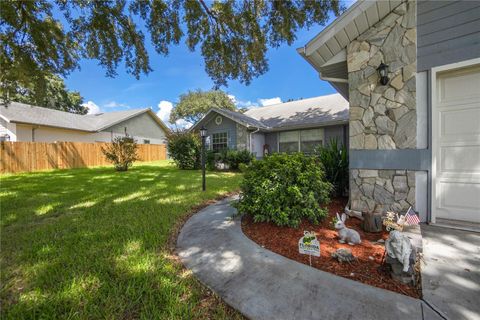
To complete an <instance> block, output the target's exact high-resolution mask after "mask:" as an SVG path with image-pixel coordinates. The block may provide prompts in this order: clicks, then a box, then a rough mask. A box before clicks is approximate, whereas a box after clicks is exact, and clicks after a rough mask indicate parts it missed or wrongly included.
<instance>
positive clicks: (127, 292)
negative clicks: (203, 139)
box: [0, 161, 241, 319]
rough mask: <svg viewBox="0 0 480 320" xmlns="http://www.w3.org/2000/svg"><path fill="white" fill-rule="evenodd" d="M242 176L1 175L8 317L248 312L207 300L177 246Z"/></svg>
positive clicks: (145, 169) (163, 167)
mask: <svg viewBox="0 0 480 320" xmlns="http://www.w3.org/2000/svg"><path fill="white" fill-rule="evenodd" d="M240 180H241V175H240V174H234V173H208V174H207V192H205V193H202V191H201V190H200V189H201V173H200V172H199V171H180V170H178V169H176V168H175V167H174V166H173V165H172V164H171V163H170V162H168V161H159V162H155V163H148V164H138V165H135V166H134V167H133V168H131V169H130V170H129V171H128V172H122V173H117V172H114V171H113V169H112V168H92V169H74V170H62V171H51V172H40V173H30V174H19V175H5V176H2V177H1V181H0V182H1V188H0V204H1V219H0V220H1V261H0V263H1V264H0V267H1V279H0V280H1V292H0V297H1V314H0V315H1V318H2V319H5V318H11V319H58V318H61V319H77V318H79V319H95V318H102V319H105V318H107V319H136V318H141V319H194V318H218V319H221V318H231V317H238V316H239V315H238V314H236V313H235V312H233V311H232V310H231V309H229V308H227V307H225V306H224V305H223V304H222V303H220V302H218V300H216V299H214V298H212V297H211V296H209V295H208V294H207V293H206V290H205V289H203V288H202V286H200V285H199V284H198V282H196V281H195V280H194V279H193V276H192V275H191V274H190V273H189V272H187V271H185V270H184V269H183V268H182V267H181V265H180V264H179V263H178V262H177V261H176V260H175V259H174V258H172V255H171V254H170V251H169V250H168V246H167V241H168V239H169V237H171V235H172V233H173V231H172V229H174V228H173V227H174V226H175V225H177V226H178V223H179V221H180V220H181V218H182V217H185V215H187V213H188V212H189V211H190V210H191V208H192V207H193V206H196V205H199V204H201V203H202V202H204V201H206V200H207V199H212V198H215V197H217V196H219V195H221V194H224V193H227V192H229V191H233V190H237V189H238V186H239V182H240Z"/></svg>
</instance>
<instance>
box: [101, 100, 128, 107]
mask: <svg viewBox="0 0 480 320" xmlns="http://www.w3.org/2000/svg"><path fill="white" fill-rule="evenodd" d="M103 107H104V108H130V107H129V106H128V105H126V104H125V103H118V102H116V101H110V102H108V103H105V104H104V105H103Z"/></svg>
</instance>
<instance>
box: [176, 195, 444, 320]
mask: <svg viewBox="0 0 480 320" xmlns="http://www.w3.org/2000/svg"><path fill="white" fill-rule="evenodd" d="M230 200H231V199H230ZM235 213H236V210H235V209H234V208H232V207H231V206H230V205H229V200H223V201H220V202H218V203H217V204H214V205H212V206H209V207H207V208H205V209H203V210H202V211H200V212H199V213H198V214H196V215H194V216H193V217H192V218H190V219H189V220H188V222H187V223H186V224H185V226H184V227H183V229H182V231H181V233H180V235H179V237H178V241H177V252H178V255H179V256H180V258H181V260H182V262H183V263H184V264H185V266H186V267H187V268H189V269H191V270H192V271H193V273H194V274H195V276H196V277H197V278H198V279H199V280H200V281H201V282H202V283H204V284H205V285H206V286H208V287H210V288H211V289H212V290H213V291H215V292H216V293H217V294H218V295H220V296H221V297H222V298H223V299H224V301H225V302H226V303H228V304H229V305H231V306H232V307H234V308H235V309H237V310H239V311H240V312H241V313H242V314H244V315H245V316H247V317H249V318H251V319H335V320H339V319H342V320H343V319H369V320H370V319H371V320H374V319H382V320H384V319H402V320H403V319H409V320H413V319H439V317H438V316H437V314H436V313H434V312H433V311H432V310H431V309H429V308H428V307H427V306H426V305H425V304H424V303H423V302H422V301H421V300H418V299H413V298H410V297H407V296H404V295H400V294H397V293H394V292H391V291H387V290H383V289H379V288H375V287H371V286H368V285H364V284H362V283H359V282H355V281H352V280H349V279H345V278H341V277H337V276H335V275H332V274H330V273H326V272H323V271H320V270H317V269H314V268H310V267H308V266H306V265H304V264H301V263H298V262H296V261H293V260H290V259H287V258H285V257H282V256H280V255H278V254H275V253H273V252H271V251H268V250H266V249H263V248H261V247H260V246H258V245H257V244H256V243H254V242H253V241H251V240H250V239H248V238H247V237H246V236H245V235H244V234H243V232H242V230H241V227H240V220H239V219H238V218H235V219H232V216H233V215H234V214H235Z"/></svg>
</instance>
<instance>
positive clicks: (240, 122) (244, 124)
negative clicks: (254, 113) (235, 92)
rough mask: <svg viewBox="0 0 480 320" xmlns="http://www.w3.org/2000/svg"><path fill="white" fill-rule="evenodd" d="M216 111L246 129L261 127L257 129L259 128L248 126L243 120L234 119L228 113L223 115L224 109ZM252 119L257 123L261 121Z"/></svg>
mask: <svg viewBox="0 0 480 320" xmlns="http://www.w3.org/2000/svg"><path fill="white" fill-rule="evenodd" d="M214 111H217V112H218V113H220V114H221V115H223V116H224V117H227V118H228V119H230V120H232V121H234V122H236V123H239V124H241V125H242V126H244V127H247V128H260V127H257V126H252V125H250V124H248V123H246V122H243V121H242V120H238V119H234V118H232V117H230V116H229V115H228V114H227V113H223V112H222V109H214ZM247 117H249V116H247ZM250 118H251V117H250ZM252 119H254V120H255V121H259V120H257V119H255V118H252Z"/></svg>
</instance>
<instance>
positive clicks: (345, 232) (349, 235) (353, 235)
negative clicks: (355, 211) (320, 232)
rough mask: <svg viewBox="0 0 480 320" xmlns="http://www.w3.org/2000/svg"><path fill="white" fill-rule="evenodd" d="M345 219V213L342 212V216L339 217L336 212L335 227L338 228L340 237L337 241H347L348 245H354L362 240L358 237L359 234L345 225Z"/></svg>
mask: <svg viewBox="0 0 480 320" xmlns="http://www.w3.org/2000/svg"><path fill="white" fill-rule="evenodd" d="M346 219H347V216H346V215H345V213H342V216H341V217H340V216H339V215H338V212H337V222H336V223H335V229H337V230H338V237H339V238H340V240H339V242H340V243H345V242H347V243H348V244H349V245H352V246H353V245H355V244H359V243H360V242H362V240H361V239H360V234H359V233H358V232H357V231H355V230H353V229H350V228H347V227H345V220H346Z"/></svg>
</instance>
